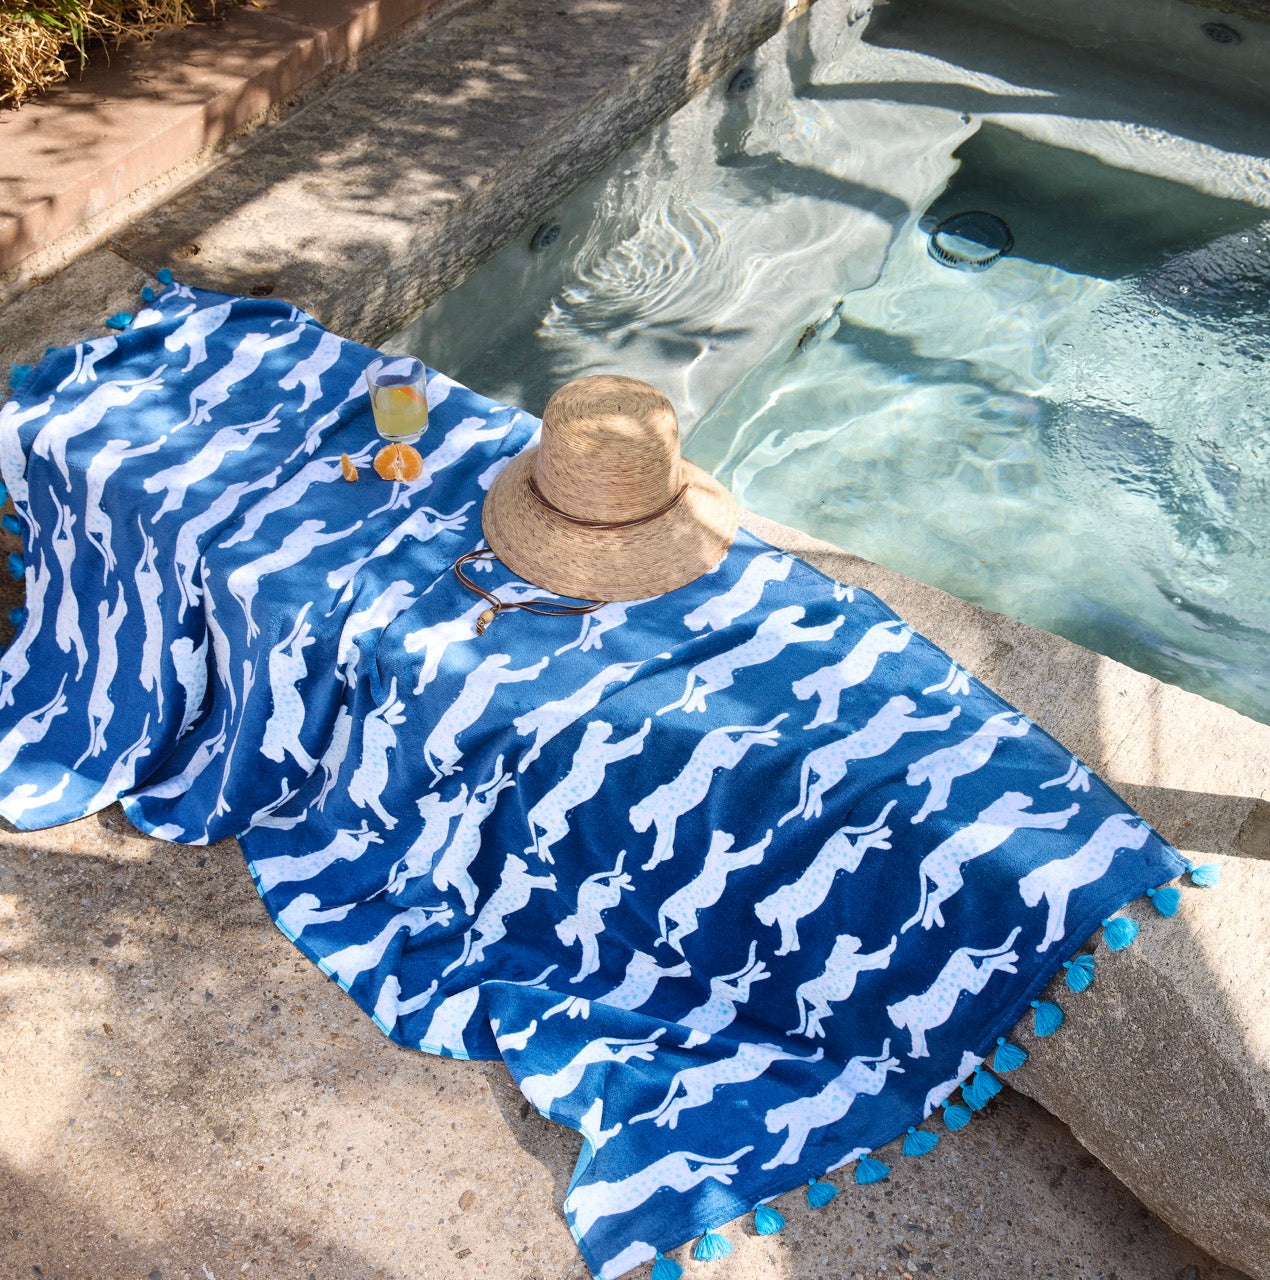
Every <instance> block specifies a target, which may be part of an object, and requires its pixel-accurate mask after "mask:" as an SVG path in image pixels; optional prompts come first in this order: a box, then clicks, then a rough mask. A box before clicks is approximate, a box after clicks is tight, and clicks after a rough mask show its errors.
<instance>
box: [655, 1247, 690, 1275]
mask: <svg viewBox="0 0 1270 1280" xmlns="http://www.w3.org/2000/svg"><path fill="white" fill-rule="evenodd" d="M683 1273H684V1269H683V1267H681V1266H680V1265H679V1263H677V1262H676V1261H675V1260H674V1258H668V1257H666V1255H665V1254H664V1253H662V1252H660V1250H659V1251H658V1254H657V1260H656V1261H655V1262H654V1263H653V1275H652V1280H679V1277H680V1276H681V1275H683Z"/></svg>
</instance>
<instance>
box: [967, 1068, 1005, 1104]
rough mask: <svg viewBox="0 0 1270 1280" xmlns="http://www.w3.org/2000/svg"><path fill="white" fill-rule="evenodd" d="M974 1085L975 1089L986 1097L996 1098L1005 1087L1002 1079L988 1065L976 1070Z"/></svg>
mask: <svg viewBox="0 0 1270 1280" xmlns="http://www.w3.org/2000/svg"><path fill="white" fill-rule="evenodd" d="M974 1086H975V1091H976V1092H977V1093H978V1094H979V1095H980V1096H981V1097H984V1098H995V1097H996V1096H997V1094H998V1093H1000V1092H1001V1089H1002V1087H1003V1086H1002V1084H1001V1081H1000V1080H998V1079H997V1078H996V1076H994V1075H993V1074H992V1072H991V1071H989V1070H988V1069H987V1068H986V1067H980V1068H979V1070H978V1071H976V1072H975V1079H974Z"/></svg>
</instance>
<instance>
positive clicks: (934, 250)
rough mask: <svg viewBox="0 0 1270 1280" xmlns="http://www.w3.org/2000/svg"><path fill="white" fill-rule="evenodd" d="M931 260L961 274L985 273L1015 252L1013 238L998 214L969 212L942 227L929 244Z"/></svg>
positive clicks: (932, 234)
mask: <svg viewBox="0 0 1270 1280" xmlns="http://www.w3.org/2000/svg"><path fill="white" fill-rule="evenodd" d="M926 247H927V249H928V250H929V252H930V256H931V257H932V258H934V259H935V261H936V262H938V263H940V264H941V265H942V266H945V267H954V268H955V269H956V270H958V271H986V270H987V269H988V268H989V267H990V266H992V264H993V263H994V262H996V261H997V259H998V258H1000V257H1001V256H1002V255H1003V254H1007V253H1009V252H1010V250H1011V249H1013V248H1014V236H1013V235H1012V234H1011V232H1010V228H1009V227H1008V226H1007V225H1006V223H1005V221H1004V220H1003V219H1001V218H998V217H997V215H996V214H995V213H985V212H984V211H983V210H982V209H967V210H966V211H965V212H963V213H954V214H951V215H950V216H949V217H947V218H945V219H944V220H943V221H942V222H941V223H939V224H938V225H937V226H936V227H935V229H934V230H933V231H932V232H931V233H930V239H929V240H928V241H927V242H926Z"/></svg>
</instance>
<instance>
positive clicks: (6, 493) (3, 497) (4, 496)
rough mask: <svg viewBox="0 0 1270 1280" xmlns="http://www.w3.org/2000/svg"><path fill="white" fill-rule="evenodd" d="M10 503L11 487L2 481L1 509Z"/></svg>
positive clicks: (0, 489) (0, 493) (0, 481)
mask: <svg viewBox="0 0 1270 1280" xmlns="http://www.w3.org/2000/svg"><path fill="white" fill-rule="evenodd" d="M8 501H9V486H8V485H7V484H5V482H4V481H3V480H0V507H2V506H4V504H5V503H6V502H8Z"/></svg>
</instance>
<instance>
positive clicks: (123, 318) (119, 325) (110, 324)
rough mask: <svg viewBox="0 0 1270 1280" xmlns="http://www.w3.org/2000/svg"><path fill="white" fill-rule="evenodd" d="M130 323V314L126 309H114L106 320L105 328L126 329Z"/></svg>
mask: <svg viewBox="0 0 1270 1280" xmlns="http://www.w3.org/2000/svg"><path fill="white" fill-rule="evenodd" d="M131 323H132V315H131V314H130V313H129V312H127V311H116V312H115V314H114V315H113V316H110V317H109V318H108V319H107V320H106V328H107V329H126V328H127V327H128V326H129V325H130V324H131Z"/></svg>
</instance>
